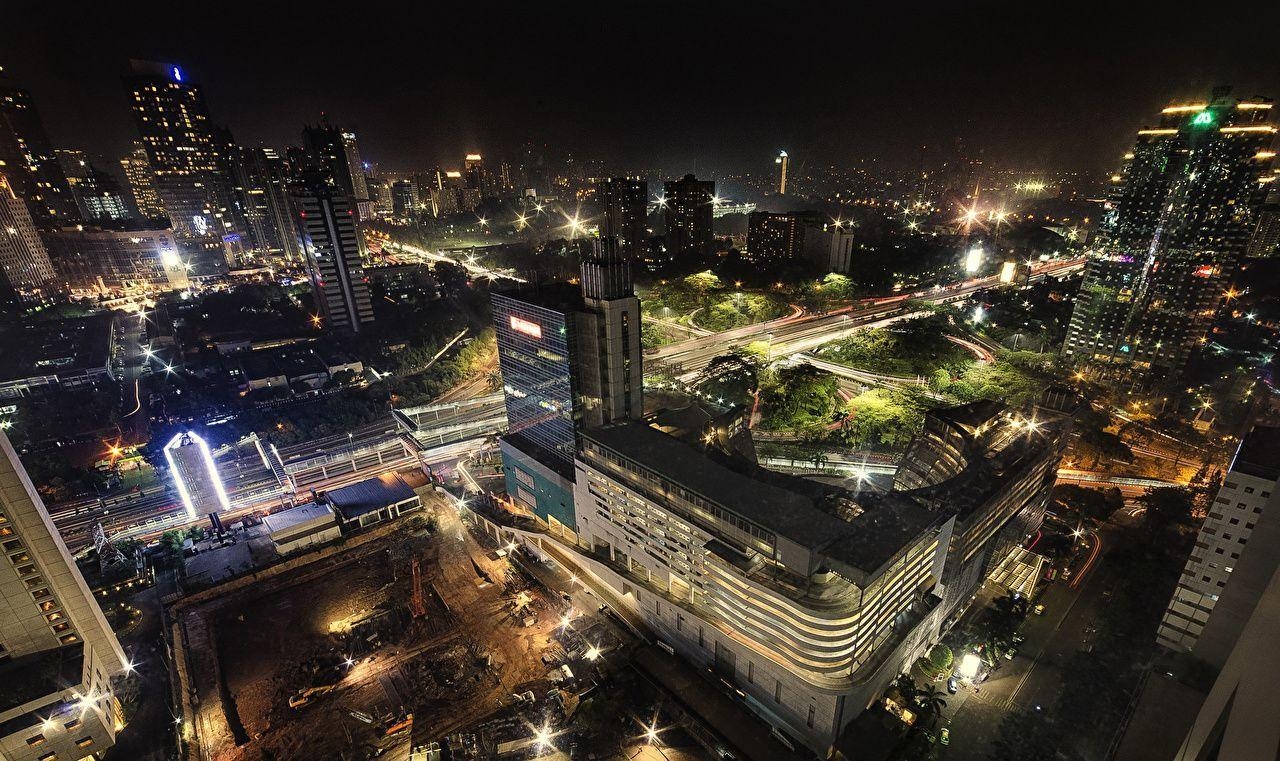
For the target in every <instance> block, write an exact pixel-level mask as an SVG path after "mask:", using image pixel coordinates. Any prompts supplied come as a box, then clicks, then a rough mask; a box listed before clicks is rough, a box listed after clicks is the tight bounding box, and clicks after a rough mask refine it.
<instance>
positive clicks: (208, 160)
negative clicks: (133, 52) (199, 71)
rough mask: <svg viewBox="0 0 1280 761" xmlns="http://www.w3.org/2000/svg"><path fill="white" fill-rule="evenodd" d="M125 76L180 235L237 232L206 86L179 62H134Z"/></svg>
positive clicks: (157, 182) (159, 189) (158, 186)
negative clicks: (190, 76) (191, 78)
mask: <svg viewBox="0 0 1280 761" xmlns="http://www.w3.org/2000/svg"><path fill="white" fill-rule="evenodd" d="M131 63H132V74H130V75H129V76H128V77H126V78H125V84H126V86H127V88H128V90H129V95H130V98H131V99H132V102H131V104H130V106H131V108H132V110H133V117H134V123H135V124H136V125H137V128H138V135H139V136H140V137H141V138H142V144H143V147H144V148H145V149H146V153H147V161H148V162H149V163H150V165H151V172H152V183H153V185H154V186H155V190H156V194H157V195H158V196H159V197H160V202H161V203H162V204H163V205H164V208H165V212H166V213H167V214H168V216H169V222H170V225H171V226H172V228H173V231H174V233H175V234H177V235H180V236H194V237H209V236H212V237H217V238H221V237H222V236H224V235H227V234H232V233H235V232H237V230H236V229H235V225H234V222H233V221H232V219H231V218H230V212H229V209H228V208H227V205H228V199H229V198H230V189H229V185H230V180H229V178H227V177H226V176H225V175H224V166H223V163H222V161H221V157H220V156H219V153H218V144H217V141H215V138H214V129H213V124H212V122H211V121H210V119H209V109H208V106H207V105H206V104H205V100H204V91H203V90H202V89H201V88H200V86H199V85H196V84H193V83H191V82H189V81H187V77H186V75H185V74H184V73H183V71H182V69H181V68H179V67H178V66H175V65H173V64H168V63H157V62H153V61H132V62H131Z"/></svg>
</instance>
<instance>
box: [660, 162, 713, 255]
mask: <svg viewBox="0 0 1280 761" xmlns="http://www.w3.org/2000/svg"><path fill="white" fill-rule="evenodd" d="M662 191H663V200H662V205H663V207H664V208H665V210H666V215H665V218H666V223H667V256H669V257H671V258H673V259H675V260H676V261H680V260H682V259H688V258H690V257H693V258H698V257H703V256H708V255H710V254H712V253H713V251H712V248H713V247H714V245H715V238H714V233H713V231H712V226H711V224H712V212H713V211H714V206H715V201H714V200H713V199H714V198H715V195H716V184H715V183H714V182H712V181H710V180H699V179H697V178H696V177H694V176H693V175H691V174H686V175H685V176H684V177H682V178H680V179H679V180H668V181H667V182H665V183H663V186H662Z"/></svg>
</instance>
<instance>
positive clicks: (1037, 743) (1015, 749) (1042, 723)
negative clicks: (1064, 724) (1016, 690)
mask: <svg viewBox="0 0 1280 761" xmlns="http://www.w3.org/2000/svg"><path fill="white" fill-rule="evenodd" d="M1062 734H1063V733H1062V731H1061V730H1059V729H1058V727H1057V725H1055V724H1054V723H1053V722H1052V721H1050V720H1049V717H1047V716H1045V714H1044V711H1037V710H1035V709H1034V708H1033V709H1029V710H1021V711H1016V712H1014V713H1011V714H1009V715H1008V716H1006V717H1005V718H1004V721H1002V722H1000V728H999V729H998V730H996V738H995V740H994V741H993V742H992V744H991V753H990V754H989V755H988V756H987V758H989V759H991V761H1046V759H1053V758H1056V757H1057V754H1058V751H1059V750H1060V749H1061V748H1062V740H1063V737H1062Z"/></svg>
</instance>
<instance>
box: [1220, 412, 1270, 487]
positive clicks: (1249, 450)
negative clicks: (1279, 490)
mask: <svg viewBox="0 0 1280 761" xmlns="http://www.w3.org/2000/svg"><path fill="white" fill-rule="evenodd" d="M1231 471H1232V472H1233V473H1244V474H1246V475H1250V476H1256V477H1258V478H1265V479H1267V480H1268V481H1277V480H1280V428H1276V427H1273V426H1265V425H1260V426H1256V427H1255V428H1254V429H1253V430H1252V431H1249V433H1248V434H1247V435H1245V437H1244V440H1243V441H1241V442H1240V449H1239V450H1238V451H1237V452H1236V459H1235V460H1234V461H1233V462H1232V463H1231Z"/></svg>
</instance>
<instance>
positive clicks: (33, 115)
mask: <svg viewBox="0 0 1280 761" xmlns="http://www.w3.org/2000/svg"><path fill="white" fill-rule="evenodd" d="M0 174H3V175H5V176H6V177H8V179H9V185H10V186H11V188H12V190H13V192H14V193H15V194H16V195H17V196H18V197H19V198H21V199H22V200H23V201H25V202H26V203H27V208H28V211H30V213H31V216H32V218H33V219H35V221H36V224H37V225H38V226H40V227H41V228H45V227H57V226H59V225H68V224H75V223H76V222H77V221H78V220H79V214H78V211H77V209H76V201H75V198H74V197H73V196H72V195H71V185H70V184H69V183H68V182H67V177H66V175H65V174H63V171H62V166H61V165H60V164H59V163H58V158H57V156H56V155H55V153H54V150H53V145H52V144H51V143H50V142H49V136H48V135H47V134H45V131H44V123H43V122H42V121H41V120H40V114H39V112H37V111H36V107H35V104H34V103H33V102H32V100H31V94H30V93H29V92H27V91H26V90H24V89H22V88H21V87H18V86H17V85H16V84H14V83H13V82H11V81H9V80H8V78H7V77H6V76H5V74H4V67H0Z"/></svg>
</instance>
